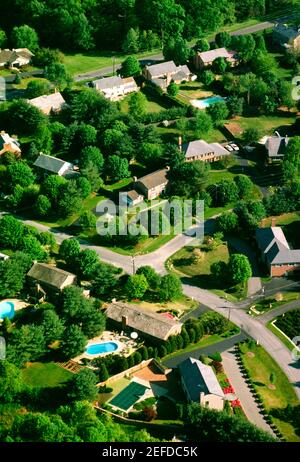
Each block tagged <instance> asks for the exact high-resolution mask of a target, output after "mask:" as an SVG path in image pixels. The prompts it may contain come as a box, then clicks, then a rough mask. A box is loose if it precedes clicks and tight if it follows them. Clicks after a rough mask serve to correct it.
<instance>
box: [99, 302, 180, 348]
mask: <svg viewBox="0 0 300 462" xmlns="http://www.w3.org/2000/svg"><path fill="white" fill-rule="evenodd" d="M106 317H107V319H108V320H110V321H111V322H112V323H116V324H117V325H118V326H119V327H121V328H122V330H124V331H135V332H137V333H139V334H141V335H142V336H145V337H149V338H151V339H152V340H154V341H166V340H168V338H169V337H170V336H171V335H178V334H180V332H181V328H182V323H180V322H178V321H176V320H174V319H170V318H167V317H166V316H163V315H162V314H158V313H153V312H152V311H149V310H147V309H144V308H141V307H139V306H137V305H130V304H128V303H123V302H113V303H111V304H110V305H108V307H107V309H106Z"/></svg>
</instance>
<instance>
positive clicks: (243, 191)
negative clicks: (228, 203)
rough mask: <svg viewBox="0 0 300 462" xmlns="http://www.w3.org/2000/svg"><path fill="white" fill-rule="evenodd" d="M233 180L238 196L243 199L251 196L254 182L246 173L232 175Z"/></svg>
mask: <svg viewBox="0 0 300 462" xmlns="http://www.w3.org/2000/svg"><path fill="white" fill-rule="evenodd" d="M234 182H235V184H236V185H237V188H238V194H239V197H240V198H242V199H245V198H247V197H249V196H251V194H252V192H253V188H254V184H253V183H252V181H251V180H250V178H249V177H248V176H246V175H237V176H235V177H234Z"/></svg>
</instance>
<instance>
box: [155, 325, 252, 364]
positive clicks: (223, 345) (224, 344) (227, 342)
mask: <svg viewBox="0 0 300 462" xmlns="http://www.w3.org/2000/svg"><path fill="white" fill-rule="evenodd" d="M246 338H248V336H247V334H246V333H245V332H241V333H240V334H238V335H235V336H234V337H231V338H227V339H224V340H223V341H221V342H218V343H215V344H214V345H208V346H206V347H202V348H197V349H196V350H193V351H190V352H187V353H182V354H181V355H178V356H176V357H174V358H171V359H167V360H166V361H163V365H164V366H166V367H171V368H174V367H177V366H178V365H179V364H180V363H182V361H184V360H185V359H187V358H189V357H190V356H191V357H192V358H196V359H199V356H200V354H203V355H205V356H208V355H211V354H213V353H216V352H217V351H218V352H219V353H223V351H227V350H228V349H230V348H233V347H234V345H236V344H237V343H239V342H243V341H244V340H246Z"/></svg>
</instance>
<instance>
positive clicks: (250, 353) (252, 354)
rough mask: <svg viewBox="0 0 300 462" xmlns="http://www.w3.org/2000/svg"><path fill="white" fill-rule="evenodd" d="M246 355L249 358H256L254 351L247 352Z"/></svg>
mask: <svg viewBox="0 0 300 462" xmlns="http://www.w3.org/2000/svg"><path fill="white" fill-rule="evenodd" d="M246 355H247V356H248V358H254V357H255V353H253V351H247V353H246Z"/></svg>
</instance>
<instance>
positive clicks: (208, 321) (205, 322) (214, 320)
mask: <svg viewBox="0 0 300 462" xmlns="http://www.w3.org/2000/svg"><path fill="white" fill-rule="evenodd" d="M200 321H201V324H202V326H203V331H204V333H205V334H210V335H213V334H223V333H224V332H225V331H226V330H227V329H228V320H227V319H226V318H224V316H222V315H221V314H219V313H216V312H213V311H207V312H206V313H204V314H202V315H201V317H200Z"/></svg>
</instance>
